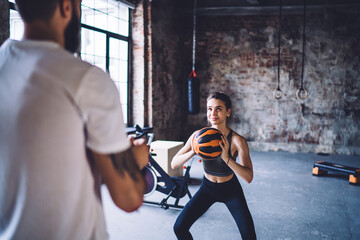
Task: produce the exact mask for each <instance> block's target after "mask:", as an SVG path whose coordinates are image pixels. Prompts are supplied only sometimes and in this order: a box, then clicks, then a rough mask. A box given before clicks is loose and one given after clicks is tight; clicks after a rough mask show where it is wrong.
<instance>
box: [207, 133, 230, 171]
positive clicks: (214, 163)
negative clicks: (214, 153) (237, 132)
mask: <svg viewBox="0 0 360 240" xmlns="http://www.w3.org/2000/svg"><path fill="white" fill-rule="evenodd" d="M231 138H232V130H231V129H230V132H229V134H228V135H227V140H228V142H229V146H230V147H229V156H230V157H233V156H232V155H231ZM202 162H203V166H204V170H205V172H206V173H207V174H210V175H213V176H219V177H226V176H230V175H231V174H232V173H233V170H232V169H231V168H230V167H229V166H228V165H227V164H226V163H225V162H224V160H222V159H221V157H217V158H215V159H214V160H204V159H202Z"/></svg>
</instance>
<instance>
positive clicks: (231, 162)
mask: <svg viewBox="0 0 360 240" xmlns="http://www.w3.org/2000/svg"><path fill="white" fill-rule="evenodd" d="M223 142H224V144H223V145H222V146H221V148H222V150H223V151H222V154H221V157H222V159H223V160H224V161H225V162H226V164H227V165H228V166H229V167H230V168H231V169H232V170H233V171H234V172H235V173H236V174H237V175H238V176H239V177H241V178H242V179H244V180H245V181H246V182H247V183H251V181H252V180H253V177H254V173H253V166H252V162H251V158H250V154H249V146H248V144H247V142H246V140H245V139H244V138H243V137H241V136H240V135H238V134H234V135H233V138H232V142H233V144H234V145H235V147H236V150H237V152H238V156H239V160H240V164H239V163H237V162H236V160H235V159H233V158H232V157H231V156H229V154H228V149H229V147H230V146H229V143H228V141H227V139H226V138H224V137H223Z"/></svg>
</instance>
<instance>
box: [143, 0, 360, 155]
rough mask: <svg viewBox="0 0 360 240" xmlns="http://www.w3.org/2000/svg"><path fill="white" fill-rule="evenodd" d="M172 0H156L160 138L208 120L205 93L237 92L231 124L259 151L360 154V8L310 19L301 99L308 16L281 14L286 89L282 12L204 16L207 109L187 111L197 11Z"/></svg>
mask: <svg viewBox="0 0 360 240" xmlns="http://www.w3.org/2000/svg"><path fill="white" fill-rule="evenodd" d="M174 4H175V3H174V2H172V1H165V0H153V1H152V2H151V22H150V23H149V24H150V25H151V29H152V32H151V42H152V47H151V61H152V82H151V87H152V103H151V106H152V111H151V113H149V114H152V122H151V123H150V125H152V126H154V127H155V129H156V131H157V132H156V137H157V139H168V140H185V139H186V137H188V136H189V135H190V134H191V132H192V131H193V130H194V129H197V128H200V127H203V126H205V125H207V121H206V97H207V95H208V94H209V92H211V91H214V90H221V91H225V92H226V93H228V94H229V95H230V96H231V97H232V101H233V116H232V119H231V127H232V128H233V129H234V130H236V131H237V132H238V133H240V134H241V135H243V136H244V137H246V138H247V140H248V142H249V145H250V147H251V148H252V149H254V150H261V151H271V150H275V151H276V150H285V151H291V152H326V153H339V154H360V135H359V134H358V132H359V130H360V90H359V89H360V88H359V87H360V70H359V69H360V61H359V53H360V47H359V46H360V45H359V44H358V43H359V40H360V16H359V15H358V14H357V12H358V10H359V9H357V11H350V10H349V9H348V10H346V9H336V10H334V11H328V12H327V14H326V15H324V14H320V15H309V16H308V18H307V28H306V33H307V38H306V50H305V52H306V60H305V73H304V87H305V88H306V89H307V90H308V92H309V97H308V98H307V99H306V100H298V99H297V98H296V95H295V94H296V91H297V90H298V89H299V87H300V76H301V59H302V55H301V53H302V16H299V15H285V16H284V17H283V21H282V38H281V71H280V73H281V79H280V87H281V89H282V91H283V93H284V96H283V98H282V99H281V100H275V99H274V98H273V91H274V90H275V89H276V87H277V64H278V59H277V51H278V49H277V47H278V35H277V34H278V28H277V17H276V16H233V17H226V16H200V17H198V34H197V40H198V41H197V55H196V59H197V64H196V66H197V74H198V75H199V78H200V80H201V106H202V110H201V113H199V114H197V115H188V114H187V112H186V78H187V76H188V74H189V73H190V70H191V60H192V58H191V54H192V50H191V47H192V16H191V13H189V12H184V11H182V10H181V8H179V7H178V6H176V5H174Z"/></svg>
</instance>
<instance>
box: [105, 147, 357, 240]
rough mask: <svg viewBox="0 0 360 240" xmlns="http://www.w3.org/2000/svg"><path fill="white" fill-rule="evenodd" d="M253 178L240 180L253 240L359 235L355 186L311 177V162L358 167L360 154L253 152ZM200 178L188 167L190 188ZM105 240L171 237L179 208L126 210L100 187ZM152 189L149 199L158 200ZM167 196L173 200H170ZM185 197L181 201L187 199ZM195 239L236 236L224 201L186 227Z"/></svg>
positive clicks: (197, 165) (195, 165)
mask: <svg viewBox="0 0 360 240" xmlns="http://www.w3.org/2000/svg"><path fill="white" fill-rule="evenodd" d="M251 158H252V161H253V165H254V174H255V175H254V180H253V182H252V183H251V184H247V183H245V182H244V181H242V180H240V182H241V184H242V186H243V189H244V192H245V196H246V198H247V202H248V205H249V208H250V211H251V213H252V216H253V219H254V223H255V228H256V233H257V237H258V239H286V240H290V239H300V240H303V239H304V240H308V239H309V240H310V239H341V240H343V239H354V240H359V239H360V186H354V185H350V184H349V183H348V179H347V178H346V177H342V176H334V175H332V176H327V177H314V176H312V174H311V172H312V164H313V163H314V162H315V161H319V160H324V161H329V162H335V163H340V164H343V165H349V166H354V167H358V168H360V157H354V156H339V155H331V156H319V155H316V154H294V153H286V152H268V153H263V152H252V153H251ZM202 177H203V170H202V166H201V163H199V162H197V161H194V163H193V166H192V169H191V178H192V179H193V181H192V185H191V186H190V191H191V193H193V194H194V193H195V192H196V190H197V189H198V187H199V184H200V181H201V179H202ZM102 194H103V204H104V210H105V218H106V222H107V228H108V233H109V235H110V239H112V240H114V239H127V240H128V239H136V240H138V239H139V240H140V239H157V240H161V239H176V238H175V235H174V234H173V230H172V226H173V224H174V222H175V219H176V217H177V216H178V214H179V210H176V209H168V210H163V209H161V208H160V207H157V206H148V205H143V206H142V207H141V208H140V209H139V210H138V211H136V212H134V213H131V214H127V213H124V212H122V211H121V210H119V209H117V208H116V207H115V205H114V204H113V203H112V201H111V199H110V196H109V194H108V192H107V190H106V188H105V187H103V188H102ZM163 196H164V195H162V194H160V193H154V194H152V195H151V196H150V197H148V200H160V199H162V198H163ZM171 200H172V199H171ZM187 201H188V198H187V197H184V198H183V199H182V201H181V203H183V204H186V202H187ZM190 231H191V233H192V234H193V237H194V239H199V240H206V239H216V240H220V239H227V240H228V239H241V237H240V234H239V232H238V230H237V227H236V224H235V222H234V220H233V219H232V217H231V215H230V213H229V212H228V210H227V209H226V207H225V206H224V205H223V204H220V203H217V204H215V205H213V206H212V207H211V208H210V209H209V211H207V212H206V213H205V214H204V215H203V216H202V217H201V218H200V219H199V220H198V221H197V222H196V223H195V224H194V225H193V226H192V228H191V229H190Z"/></svg>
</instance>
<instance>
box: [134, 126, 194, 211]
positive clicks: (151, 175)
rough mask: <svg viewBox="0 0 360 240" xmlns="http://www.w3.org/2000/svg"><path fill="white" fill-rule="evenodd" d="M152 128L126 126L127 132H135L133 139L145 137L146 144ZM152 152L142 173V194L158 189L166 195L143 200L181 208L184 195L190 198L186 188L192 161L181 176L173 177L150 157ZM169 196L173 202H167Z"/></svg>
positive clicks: (166, 206)
mask: <svg viewBox="0 0 360 240" xmlns="http://www.w3.org/2000/svg"><path fill="white" fill-rule="evenodd" d="M152 131H153V128H148V127H146V128H145V127H144V128H140V127H139V126H138V125H136V126H135V127H134V128H127V133H128V134H135V135H136V136H135V139H138V138H142V137H145V138H146V139H147V140H148V141H147V144H148V145H150V143H151V142H152V140H153V138H154V134H153V132H152ZM152 155H153V153H151V152H150V153H149V165H148V166H147V167H146V168H144V170H143V174H144V178H145V181H146V185H147V186H146V192H145V195H144V196H149V195H151V194H152V193H153V192H154V191H158V192H161V193H164V194H166V197H165V198H163V199H162V200H161V201H160V202H153V201H144V203H145V204H151V205H158V206H160V207H161V208H163V209H168V208H169V207H172V208H178V209H182V208H184V206H182V205H179V201H180V199H181V198H183V197H184V196H185V195H188V197H189V199H191V198H192V196H191V193H190V191H189V188H188V183H189V180H190V169H191V165H192V161H193V160H191V162H190V164H189V165H188V166H186V167H184V168H185V173H184V176H183V177H174V176H169V175H168V174H167V173H166V172H165V171H164V170H163V169H162V168H161V167H160V165H159V164H158V163H157V162H156V161H155V160H154V158H153V157H152ZM170 197H173V198H175V202H174V203H173V204H169V203H168V200H169V198H170Z"/></svg>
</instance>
